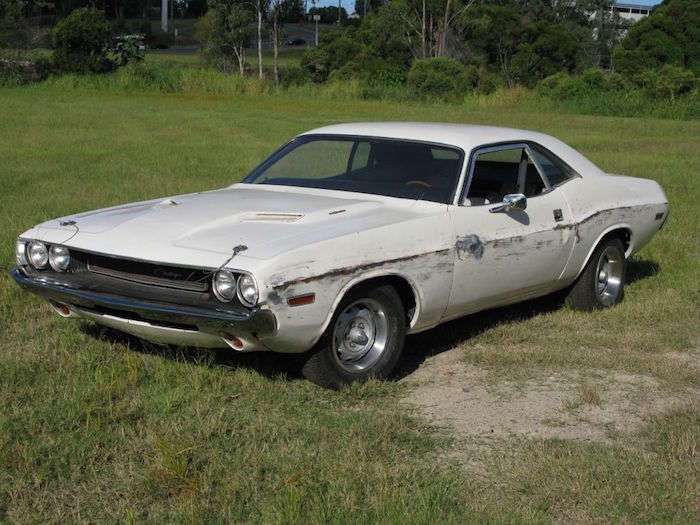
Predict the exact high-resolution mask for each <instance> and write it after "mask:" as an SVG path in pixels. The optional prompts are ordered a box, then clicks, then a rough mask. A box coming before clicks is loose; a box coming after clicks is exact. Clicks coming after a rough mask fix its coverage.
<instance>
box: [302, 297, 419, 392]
mask: <svg viewBox="0 0 700 525" xmlns="http://www.w3.org/2000/svg"><path fill="white" fill-rule="evenodd" d="M405 339H406V312H405V309H404V306H403V303H402V302H401V298H400V297H399V294H398V293H397V292H396V290H395V289H394V288H393V287H392V286H389V285H382V286H379V287H377V288H371V287H368V286H363V287H359V288H356V289H354V290H351V291H350V292H349V293H348V295H346V296H345V297H344V298H343V300H342V302H341V303H340V305H339V306H338V308H337V310H336V312H335V314H334V315H333V319H332V320H331V323H330V324H329V325H328V328H327V329H326V331H325V333H324V334H323V336H322V337H321V339H320V340H319V342H318V343H317V344H316V346H315V347H314V349H313V350H311V351H310V352H309V354H308V358H307V360H306V362H305V363H304V365H303V367H302V374H303V375H304V377H306V378H307V379H308V380H310V381H313V382H314V383H316V384H318V385H321V386H323V387H326V388H333V389H337V388H340V387H342V386H344V385H349V384H351V383H354V382H362V381H367V380H368V379H370V378H372V377H375V378H378V379H384V378H386V377H387V376H388V375H389V374H390V373H391V371H392V370H393V369H394V367H395V366H396V363H397V362H398V360H399V357H400V356H401V351H402V350H403V345H404V340H405Z"/></svg>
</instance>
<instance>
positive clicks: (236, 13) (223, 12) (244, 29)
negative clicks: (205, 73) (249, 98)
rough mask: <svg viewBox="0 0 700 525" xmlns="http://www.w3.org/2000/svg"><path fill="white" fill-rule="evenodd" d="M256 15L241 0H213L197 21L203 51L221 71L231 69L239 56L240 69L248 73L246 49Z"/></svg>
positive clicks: (230, 70)
mask: <svg viewBox="0 0 700 525" xmlns="http://www.w3.org/2000/svg"><path fill="white" fill-rule="evenodd" d="M252 22H253V14H252V13H251V11H250V10H249V9H248V7H247V6H246V4H244V3H243V2H242V1H241V0H210V2H209V10H208V11H207V13H206V14H205V15H204V17H202V18H201V19H200V21H199V22H198V23H197V36H198V38H199V41H200V42H201V43H202V47H201V49H200V52H201V53H202V56H203V57H204V59H205V60H207V61H208V62H209V63H212V64H214V65H215V66H216V67H217V68H218V69H219V70H221V71H224V72H232V71H233V69H234V64H233V62H232V60H231V58H232V57H233V56H235V57H236V63H237V66H238V72H239V73H240V74H241V75H243V74H244V73H245V48H246V46H247V45H248V43H249V42H250V37H251V34H250V25H251V23H252Z"/></svg>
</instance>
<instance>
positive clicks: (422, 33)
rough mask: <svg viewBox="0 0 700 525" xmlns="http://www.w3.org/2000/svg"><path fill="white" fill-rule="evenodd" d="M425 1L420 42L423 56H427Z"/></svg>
mask: <svg viewBox="0 0 700 525" xmlns="http://www.w3.org/2000/svg"><path fill="white" fill-rule="evenodd" d="M425 1H426V0H423V16H422V17H421V29H420V42H421V58H426V55H425V53H426V50H425V22H426V21H425Z"/></svg>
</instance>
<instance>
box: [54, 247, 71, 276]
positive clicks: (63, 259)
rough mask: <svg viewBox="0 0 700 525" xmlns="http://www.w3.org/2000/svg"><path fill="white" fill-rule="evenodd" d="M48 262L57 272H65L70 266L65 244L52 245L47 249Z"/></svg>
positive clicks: (68, 253)
mask: <svg viewBox="0 0 700 525" xmlns="http://www.w3.org/2000/svg"><path fill="white" fill-rule="evenodd" d="M49 264H51V268H53V269H54V270H56V271H57V272H65V271H66V270H68V267H69V266H70V252H69V251H68V248H66V247H65V246H58V245H54V246H51V249H50V250H49Z"/></svg>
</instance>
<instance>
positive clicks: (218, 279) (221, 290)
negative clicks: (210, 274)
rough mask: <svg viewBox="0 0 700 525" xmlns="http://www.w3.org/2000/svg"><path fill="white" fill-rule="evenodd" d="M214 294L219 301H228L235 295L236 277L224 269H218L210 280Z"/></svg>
mask: <svg viewBox="0 0 700 525" xmlns="http://www.w3.org/2000/svg"><path fill="white" fill-rule="evenodd" d="M212 288H213V289H214V295H216V298H217V299H218V300H219V301H223V302H225V303H227V302H229V301H230V300H231V299H233V298H234V296H235V295H236V279H234V277H233V274H232V273H231V272H229V271H226V270H221V271H218V272H216V273H215V274H214V280H213V282H212Z"/></svg>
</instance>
